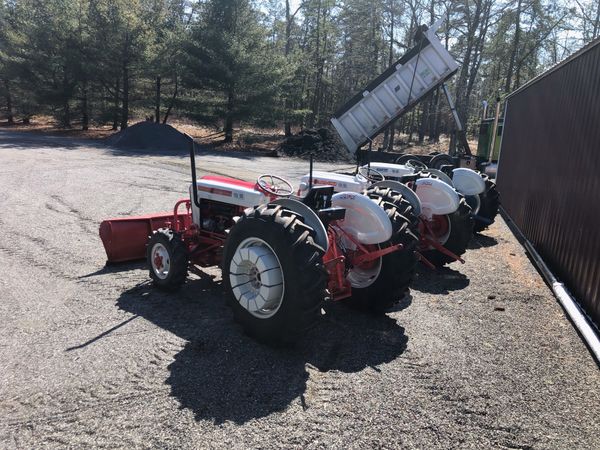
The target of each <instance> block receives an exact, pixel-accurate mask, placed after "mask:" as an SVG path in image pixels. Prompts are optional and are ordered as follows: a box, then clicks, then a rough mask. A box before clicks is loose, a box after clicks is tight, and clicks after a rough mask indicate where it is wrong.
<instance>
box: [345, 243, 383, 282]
mask: <svg viewBox="0 0 600 450" xmlns="http://www.w3.org/2000/svg"><path fill="white" fill-rule="evenodd" d="M365 247H366V248H367V250H369V251H376V250H379V246H378V245H366V246H365ZM349 254H350V253H349ZM358 254H360V253H357V255H358ZM381 265H382V258H377V259H374V260H372V261H365V262H364V263H362V264H359V265H352V267H351V269H350V270H349V271H348V275H347V276H346V278H347V279H348V281H349V282H350V285H351V286H352V287H353V288H358V289H363V288H366V287H369V286H371V285H372V284H373V283H375V281H377V278H379V273H380V272H381Z"/></svg>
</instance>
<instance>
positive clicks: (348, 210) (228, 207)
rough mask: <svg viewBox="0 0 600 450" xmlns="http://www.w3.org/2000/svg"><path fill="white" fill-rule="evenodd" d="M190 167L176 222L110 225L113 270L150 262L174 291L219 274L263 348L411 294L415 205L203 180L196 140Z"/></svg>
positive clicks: (280, 182)
mask: <svg viewBox="0 0 600 450" xmlns="http://www.w3.org/2000/svg"><path fill="white" fill-rule="evenodd" d="M190 159H191V167H192V185H191V186H190V198H188V199H183V200H180V201H178V202H177V203H176V205H175V207H174V209H173V212H172V213H164V214H153V215H147V216H142V217H133V218H118V219H110V220H106V221H104V222H102V224H101V225H100V236H101V239H102V241H103V244H104V247H105V249H106V253H107V256H108V261H109V262H119V261H127V260H135V259H139V258H143V257H144V256H145V257H146V259H147V263H148V267H149V271H150V277H151V279H152V280H153V282H154V284H155V285H156V286H157V287H158V288H160V289H164V290H169V291H174V290H176V289H178V288H179V287H180V286H181V285H182V284H183V283H184V282H185V281H186V278H187V275H188V271H189V270H198V268H202V267H208V266H214V265H220V266H221V269H222V278H223V286H224V288H225V291H226V295H227V299H228V303H229V305H230V306H231V308H232V309H233V313H234V317H235V319H236V320H237V321H238V322H239V323H240V324H241V325H242V326H243V328H244V330H245V331H246V332H247V333H248V334H250V335H252V336H253V337H255V338H257V339H258V340H261V341H264V342H289V341H294V340H296V339H298V338H299V337H301V336H302V335H303V333H304V332H305V330H306V329H307V328H309V327H310V326H311V325H313V324H314V323H315V321H316V320H317V319H318V318H319V316H320V315H321V313H322V312H321V308H322V306H323V302H324V301H325V300H329V301H339V300H345V301H348V302H351V303H352V304H354V305H356V306H358V307H361V308H364V309H369V310H371V311H376V312H382V311H385V310H387V309H389V307H391V306H392V305H393V304H394V303H396V302H397V301H399V300H400V299H402V298H403V297H404V295H406V293H407V291H408V285H409V283H410V281H411V278H412V275H413V273H414V267H415V264H416V261H417V259H416V256H415V252H414V249H415V247H416V245H417V243H418V231H417V225H416V224H417V222H418V221H417V219H416V217H415V215H414V213H413V211H412V207H411V205H410V203H409V202H408V201H404V202H403V201H402V198H398V197H397V196H396V197H395V202H394V203H390V202H387V201H386V199H384V198H382V197H381V196H379V195H377V193H375V192H367V193H366V194H365V195H363V194H359V193H355V192H339V193H334V189H333V187H332V186H316V185H312V183H311V184H310V186H309V188H308V190H307V191H306V192H305V195H303V196H302V197H300V196H295V195H294V189H293V188H292V186H291V185H290V183H289V182H287V181H286V180H284V179H283V178H281V177H278V176H275V175H263V176H261V177H259V178H258V180H257V182H255V183H253V182H246V181H240V180H237V179H233V178H228V177H221V176H204V177H202V178H200V179H197V178H196V164H195V150H194V144H193V141H192V143H191V145H190ZM397 195H401V194H397Z"/></svg>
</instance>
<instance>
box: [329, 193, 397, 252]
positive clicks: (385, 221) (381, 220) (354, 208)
mask: <svg viewBox="0 0 600 450" xmlns="http://www.w3.org/2000/svg"><path fill="white" fill-rule="evenodd" d="M331 204H332V205H333V206H337V207H340V208H345V209H346V217H345V218H344V220H343V221H342V222H341V224H340V226H341V228H343V229H344V231H346V232H347V233H348V234H350V235H351V236H352V237H353V238H354V239H356V240H357V241H358V242H360V243H361V244H365V245H368V244H381V243H383V242H386V241H388V240H389V239H390V238H391V237H392V231H393V230H392V222H391V221H390V219H389V217H388V215H387V214H386V213H385V211H384V210H383V208H381V207H380V206H378V205H377V204H376V203H375V202H373V201H372V200H371V199H370V198H369V197H367V196H366V195H362V194H357V193H354V192H340V193H338V194H335V195H334V196H333V197H332V199H331Z"/></svg>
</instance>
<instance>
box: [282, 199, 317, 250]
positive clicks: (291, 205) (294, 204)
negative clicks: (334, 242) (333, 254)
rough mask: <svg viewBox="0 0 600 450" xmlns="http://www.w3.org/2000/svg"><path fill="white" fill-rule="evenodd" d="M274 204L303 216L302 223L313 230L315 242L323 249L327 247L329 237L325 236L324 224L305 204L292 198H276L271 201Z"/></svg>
mask: <svg viewBox="0 0 600 450" xmlns="http://www.w3.org/2000/svg"><path fill="white" fill-rule="evenodd" d="M271 203H275V204H276V205H281V206H283V207H284V208H287V209H289V210H291V211H294V212H295V213H298V214H299V215H301V216H302V217H303V218H304V223H305V224H306V225H308V226H309V227H311V228H312V229H313V230H315V243H316V244H317V245H319V246H321V247H323V249H324V250H325V251H327V249H328V248H329V239H328V238H327V230H326V229H325V225H323V222H321V219H319V216H317V214H316V213H315V212H314V211H313V210H312V209H310V208H309V207H308V206H306V205H305V204H304V203H301V202H299V201H298V200H294V199H292V198H278V199H277V200H275V201H273V202H271Z"/></svg>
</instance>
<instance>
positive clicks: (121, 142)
mask: <svg viewBox="0 0 600 450" xmlns="http://www.w3.org/2000/svg"><path fill="white" fill-rule="evenodd" d="M106 141H107V143H108V144H109V145H111V146H113V147H117V148H122V149H141V150H165V151H188V150H189V146H190V140H189V138H188V137H187V136H186V135H185V134H183V133H181V132H179V131H177V130H176V129H175V128H173V127H172V126H171V125H163V124H162V123H155V122H149V121H148V122H140V123H136V124H135V125H132V126H130V127H128V128H125V129H124V130H121V131H119V132H118V133H116V134H113V135H112V136H110V137H109V138H107V139H106Z"/></svg>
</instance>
